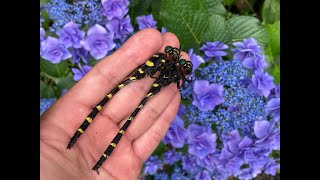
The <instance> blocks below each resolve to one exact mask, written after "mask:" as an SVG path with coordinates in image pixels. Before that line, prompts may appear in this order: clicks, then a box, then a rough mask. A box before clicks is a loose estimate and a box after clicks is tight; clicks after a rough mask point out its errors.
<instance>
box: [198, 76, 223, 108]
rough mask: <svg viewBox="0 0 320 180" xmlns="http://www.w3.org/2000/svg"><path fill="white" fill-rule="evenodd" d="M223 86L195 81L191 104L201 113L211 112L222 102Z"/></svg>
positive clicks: (205, 81)
mask: <svg viewBox="0 0 320 180" xmlns="http://www.w3.org/2000/svg"><path fill="white" fill-rule="evenodd" d="M222 96H223V86H222V85H220V84H209V81H207V80H196V81H195V82H194V86H193V101H192V104H193V105H195V106H197V107H198V108H199V110H201V111H212V110H213V109H214V108H215V106H216V105H219V104H221V103H223V102H224V99H223V97H222Z"/></svg>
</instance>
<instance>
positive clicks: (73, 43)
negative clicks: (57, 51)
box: [57, 22, 85, 48]
mask: <svg viewBox="0 0 320 180" xmlns="http://www.w3.org/2000/svg"><path fill="white" fill-rule="evenodd" d="M57 35H58V36H59V41H60V42H61V43H62V44H63V45H64V46H65V47H66V48H69V47H74V48H80V47H81V44H80V40H81V39H82V38H83V37H84V35H85V33H84V32H83V31H81V30H79V25H78V24H75V23H74V22H69V23H67V24H66V25H65V26H64V27H63V29H60V30H59V31H58V32H57Z"/></svg>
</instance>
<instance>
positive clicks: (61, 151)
mask: <svg viewBox="0 0 320 180" xmlns="http://www.w3.org/2000/svg"><path fill="white" fill-rule="evenodd" d="M166 45H170V46H174V47H179V41H178V39H177V37H176V36H175V35H173V34H172V33H165V34H162V35H161V34H160V33H159V32H158V31H157V30H155V29H145V30H142V31H140V32H138V33H136V34H135V35H133V36H132V37H131V38H130V39H129V40H128V41H127V42H126V43H125V44H124V45H123V46H122V47H121V48H120V49H119V50H117V51H116V52H114V53H113V54H112V55H110V56H108V57H107V58H105V59H103V60H101V61H100V62H99V63H98V64H97V65H96V66H94V67H93V68H92V69H91V70H90V72H88V74H86V75H85V76H84V77H83V78H82V79H81V80H80V81H79V82H78V83H77V84H76V85H75V86H74V87H73V88H72V89H70V90H69V91H68V92H67V93H66V94H65V95H64V96H63V97H61V98H60V99H59V100H57V102H56V103H55V104H53V105H52V107H51V108H50V109H49V110H48V111H47V112H46V113H44V115H43V116H42V117H41V123H40V169H41V170H40V176H41V179H137V177H138V176H139V173H140V172H141V168H142V165H143V163H144V162H145V161H146V160H147V159H148V157H149V156H150V155H151V153H152V152H153V151H154V150H155V148H156V147H157V145H158V144H159V143H160V141H161V140H162V138H163V137H164V135H165V133H166V131H167V130H168V128H169V126H170V123H171V121H172V120H173V118H174V116H175V114H176V112H177V110H178V106H179V103H180V94H179V92H178V90H177V87H176V85H175V84H171V85H170V86H168V87H166V88H164V89H163V90H162V91H161V92H160V93H159V94H157V95H155V96H154V97H153V98H151V99H150V100H149V102H148V103H147V104H146V105H145V107H144V108H143V109H142V110H141V111H140V113H139V114H138V115H137V116H136V118H135V119H134V120H133V122H132V123H131V125H130V127H129V128H128V130H127V131H126V132H125V133H124V136H123V137H122V139H121V141H120V142H119V143H118V145H117V147H116V148H115V149H114V151H113V153H112V155H111V156H110V157H109V158H108V159H107V160H106V162H105V163H104V164H103V165H102V166H101V168H100V169H99V172H100V175H97V173H96V172H95V171H92V170H91V169H92V167H93V166H94V165H95V163H96V162H97V161H98V160H99V158H100V156H101V155H102V154H103V152H104V150H105V149H106V148H107V147H108V145H109V143H110V142H111V140H112V139H113V137H114V136H115V135H116V134H117V132H118V131H119V129H120V127H121V126H122V125H123V124H124V122H125V120H126V118H127V117H128V116H129V115H130V114H131V113H132V112H133V111H134V109H135V108H136V107H137V106H138V104H139V103H140V101H141V100H142V99H143V97H144V96H145V95H146V93H147V92H148V91H149V88H150V87H151V85H152V82H153V81H154V79H152V78H150V77H146V78H144V79H142V80H139V81H136V82H133V83H131V84H129V85H128V86H126V87H124V88H123V89H122V90H121V91H119V92H118V93H117V94H116V95H115V96H114V97H112V99H111V100H110V101H109V102H108V103H107V104H106V105H105V106H104V107H103V108H102V110H101V112H100V113H99V114H98V115H97V116H96V118H95V119H94V120H93V122H92V123H91V125H90V126H89V127H88V129H87V130H86V131H85V132H84V133H83V134H82V136H81V137H80V138H79V139H78V141H77V142H76V144H75V145H74V146H73V147H72V148H71V149H70V150H68V149H66V146H67V144H68V142H69V140H70V138H71V137H72V136H73V134H74V133H75V131H76V130H77V128H78V127H79V125H80V124H81V123H82V122H83V121H84V119H85V117H86V116H87V115H88V114H89V113H90V112H91V110H92V107H94V105H96V104H97V103H98V102H99V101H100V100H102V99H103V98H104V96H105V95H106V94H107V93H108V92H109V91H110V90H111V89H113V88H114V87H115V86H116V85H117V84H118V83H120V82H121V81H122V80H124V79H125V78H126V77H127V76H128V75H129V74H130V73H131V71H133V70H134V69H136V68H137V67H138V66H139V65H140V64H143V63H144V62H145V61H146V60H147V59H148V58H149V57H151V56H152V55H153V54H155V53H157V52H163V50H164V47H165V46H166ZM182 56H184V58H185V59H189V58H188V55H187V54H186V53H184V52H183V53H182Z"/></svg>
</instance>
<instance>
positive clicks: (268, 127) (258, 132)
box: [254, 120, 280, 148]
mask: <svg viewBox="0 0 320 180" xmlns="http://www.w3.org/2000/svg"><path fill="white" fill-rule="evenodd" d="M279 133H280V131H279V129H277V128H274V124H272V123H270V122H269V121H266V120H258V121H255V124H254V134H255V136H256V137H257V138H258V140H256V141H255V146H256V147H264V146H272V145H274V144H275V145H276V146H277V143H275V142H276V141H277V135H279ZM271 148H273V147H271Z"/></svg>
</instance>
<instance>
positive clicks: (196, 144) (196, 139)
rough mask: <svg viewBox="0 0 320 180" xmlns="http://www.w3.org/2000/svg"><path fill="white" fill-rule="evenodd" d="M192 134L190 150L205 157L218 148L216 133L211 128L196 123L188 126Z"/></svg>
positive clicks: (201, 157)
mask: <svg viewBox="0 0 320 180" xmlns="http://www.w3.org/2000/svg"><path fill="white" fill-rule="evenodd" d="M188 129H189V131H190V135H189V137H188V140H187V142H188V145H189V146H188V152H189V153H190V154H192V155H195V156H197V157H198V158H200V159H203V158H204V157H205V156H207V155H208V154H210V153H213V152H214V151H215V150H216V138H217V136H216V134H212V133H211V129H210V128H207V127H203V126H198V125H196V124H191V125H190V126H189V127H188Z"/></svg>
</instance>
